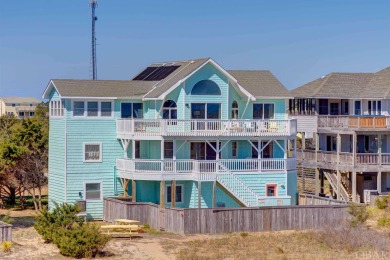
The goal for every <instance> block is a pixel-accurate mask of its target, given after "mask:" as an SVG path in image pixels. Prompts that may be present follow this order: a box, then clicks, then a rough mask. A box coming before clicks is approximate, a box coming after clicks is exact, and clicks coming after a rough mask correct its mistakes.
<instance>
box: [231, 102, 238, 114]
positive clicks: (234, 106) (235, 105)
mask: <svg viewBox="0 0 390 260" xmlns="http://www.w3.org/2000/svg"><path fill="white" fill-rule="evenodd" d="M232 119H238V103H237V101H235V100H234V101H233V104H232Z"/></svg>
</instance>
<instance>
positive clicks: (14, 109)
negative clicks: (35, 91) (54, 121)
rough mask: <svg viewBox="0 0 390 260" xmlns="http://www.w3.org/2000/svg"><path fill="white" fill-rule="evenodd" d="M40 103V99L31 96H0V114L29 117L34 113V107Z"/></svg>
mask: <svg viewBox="0 0 390 260" xmlns="http://www.w3.org/2000/svg"><path fill="white" fill-rule="evenodd" d="M41 103H42V101H39V100H38V99H36V98H32V97H0V116H2V115H15V116H16V117H17V118H26V117H30V116H33V115H34V113H35V108H36V107H37V106H38V105H39V104H41Z"/></svg>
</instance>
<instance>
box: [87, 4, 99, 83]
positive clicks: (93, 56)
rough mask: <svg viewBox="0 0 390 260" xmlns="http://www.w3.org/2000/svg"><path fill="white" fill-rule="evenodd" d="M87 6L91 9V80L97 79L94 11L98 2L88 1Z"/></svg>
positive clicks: (95, 18) (95, 19) (95, 17)
mask: <svg viewBox="0 0 390 260" xmlns="http://www.w3.org/2000/svg"><path fill="white" fill-rule="evenodd" d="M89 6H90V7H91V9H92V48H91V64H90V74H89V76H90V77H91V78H92V79H93V80H96V79H97V64H96V32H95V22H96V21H97V16H96V15H95V9H96V7H97V6H98V0H89Z"/></svg>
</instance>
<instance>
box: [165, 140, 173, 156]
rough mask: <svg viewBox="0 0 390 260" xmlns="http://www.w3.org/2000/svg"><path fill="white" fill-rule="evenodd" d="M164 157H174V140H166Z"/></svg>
mask: <svg viewBox="0 0 390 260" xmlns="http://www.w3.org/2000/svg"><path fill="white" fill-rule="evenodd" d="M164 158H165V159H172V158H173V142H164Z"/></svg>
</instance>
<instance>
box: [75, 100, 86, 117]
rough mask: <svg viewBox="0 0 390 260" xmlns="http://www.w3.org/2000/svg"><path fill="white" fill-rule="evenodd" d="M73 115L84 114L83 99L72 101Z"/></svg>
mask: <svg viewBox="0 0 390 260" xmlns="http://www.w3.org/2000/svg"><path fill="white" fill-rule="evenodd" d="M73 116H84V101H75V102H73Z"/></svg>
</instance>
